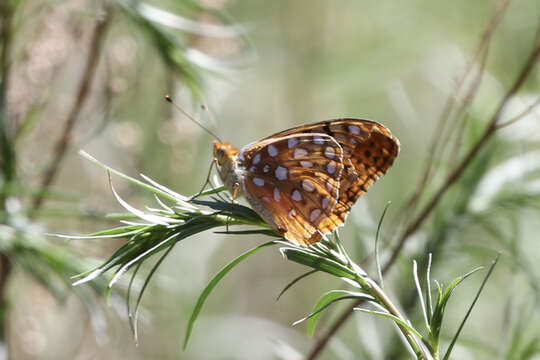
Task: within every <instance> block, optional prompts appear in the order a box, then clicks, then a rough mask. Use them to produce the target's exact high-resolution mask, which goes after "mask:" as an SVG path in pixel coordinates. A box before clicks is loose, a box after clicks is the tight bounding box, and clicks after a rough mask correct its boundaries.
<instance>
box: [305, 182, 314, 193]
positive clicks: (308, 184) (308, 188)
mask: <svg viewBox="0 0 540 360" xmlns="http://www.w3.org/2000/svg"><path fill="white" fill-rule="evenodd" d="M302 188H303V189H304V190H306V191H307V192H312V191H313V190H315V185H313V183H312V182H311V181H309V180H306V179H304V180H302Z"/></svg>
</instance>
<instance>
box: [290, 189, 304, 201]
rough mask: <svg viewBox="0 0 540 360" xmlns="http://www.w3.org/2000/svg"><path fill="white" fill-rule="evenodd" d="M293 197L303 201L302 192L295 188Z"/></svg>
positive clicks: (295, 199)
mask: <svg viewBox="0 0 540 360" xmlns="http://www.w3.org/2000/svg"><path fill="white" fill-rule="evenodd" d="M291 198H292V199H293V200H294V201H301V200H302V194H300V191H298V190H296V189H295V190H293V192H292V194H291Z"/></svg>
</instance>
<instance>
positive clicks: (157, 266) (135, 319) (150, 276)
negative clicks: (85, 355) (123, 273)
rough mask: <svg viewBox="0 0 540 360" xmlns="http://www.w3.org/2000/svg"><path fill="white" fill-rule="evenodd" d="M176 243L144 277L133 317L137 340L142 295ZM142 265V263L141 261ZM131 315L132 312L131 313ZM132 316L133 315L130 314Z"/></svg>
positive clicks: (134, 332)
mask: <svg viewBox="0 0 540 360" xmlns="http://www.w3.org/2000/svg"><path fill="white" fill-rule="evenodd" d="M174 245H176V243H174V244H172V245H171V246H170V247H169V248H168V249H167V250H166V251H165V253H163V255H161V257H160V258H159V260H158V261H157V262H156V263H155V264H154V266H152V269H151V270H150V272H149V273H148V275H147V276H146V278H145V279H144V283H143V286H142V288H141V291H139V295H138V296H137V302H136V303H135V315H134V316H133V317H132V318H133V325H132V329H133V336H134V337H135V342H136V343H138V342H139V334H138V327H137V323H138V320H139V308H140V305H141V300H142V297H143V295H144V291H145V290H146V287H147V286H148V284H149V283H150V280H151V279H152V276H153V275H154V274H155V272H156V270H157V269H158V268H159V266H160V265H161V263H162V262H163V260H165V258H166V257H167V256H168V255H169V253H170V252H171V251H172V249H174ZM139 265H140V263H139ZM139 265H137V269H138V268H139ZM130 315H131V314H130ZM130 318H131V316H130Z"/></svg>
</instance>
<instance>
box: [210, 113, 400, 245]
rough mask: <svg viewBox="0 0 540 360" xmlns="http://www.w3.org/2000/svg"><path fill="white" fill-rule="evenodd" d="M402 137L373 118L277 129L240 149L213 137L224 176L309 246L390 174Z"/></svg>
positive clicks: (279, 227) (290, 236) (284, 231)
mask: <svg viewBox="0 0 540 360" xmlns="http://www.w3.org/2000/svg"><path fill="white" fill-rule="evenodd" d="M398 152H399V141H398V139H397V138H395V137H394V136H392V134H391V132H390V130H389V129H388V128H387V127H385V126H384V125H381V124H379V123H377V122H374V121H369V120H360V119H349V118H345V119H335V120H327V121H322V122H318V123H313V124H306V125H301V126H298V127H294V128H291V129H288V130H285V131H282V132H278V133H276V134H274V135H271V136H269V137H267V138H264V139H262V140H260V141H256V142H253V143H251V144H248V145H246V146H244V147H243V148H242V149H238V148H236V147H234V146H233V145H231V144H229V143H226V142H221V141H215V142H214V159H215V162H216V163H217V166H218V173H219V176H220V177H221V180H222V181H223V183H224V184H225V186H226V187H227V189H228V190H229V192H230V193H231V194H232V195H233V198H236V197H237V196H241V195H244V196H245V198H246V199H247V201H248V202H249V204H250V205H251V207H252V208H253V209H254V210H255V211H256V212H257V213H258V214H259V215H260V216H261V217H262V218H263V219H264V220H265V221H266V222H267V223H268V224H269V225H270V226H271V227H272V228H273V229H274V230H275V231H277V232H278V233H279V234H281V235H282V236H283V237H284V238H285V239H287V240H289V241H291V242H294V243H296V244H299V245H303V246H307V245H309V244H312V243H315V242H317V241H319V240H321V238H322V236H323V235H325V234H328V233H331V232H332V231H334V229H336V228H337V227H339V226H342V225H344V223H345V219H346V218H347V215H348V214H349V212H350V210H351V207H352V206H353V204H354V203H355V202H356V200H357V199H358V198H359V197H360V196H361V195H362V194H364V193H365V192H366V191H367V190H368V188H369V186H370V185H371V184H372V183H373V182H374V181H375V180H377V179H378V178H379V177H381V176H382V175H384V174H385V173H386V171H387V170H388V168H389V167H390V166H391V165H392V163H393V162H394V159H395V158H396V156H397V154H398Z"/></svg>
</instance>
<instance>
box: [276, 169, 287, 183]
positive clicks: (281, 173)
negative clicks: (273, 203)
mask: <svg viewBox="0 0 540 360" xmlns="http://www.w3.org/2000/svg"><path fill="white" fill-rule="evenodd" d="M275 174H276V179H278V180H287V168H284V167H283V166H278V167H277V168H276V171H275Z"/></svg>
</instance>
